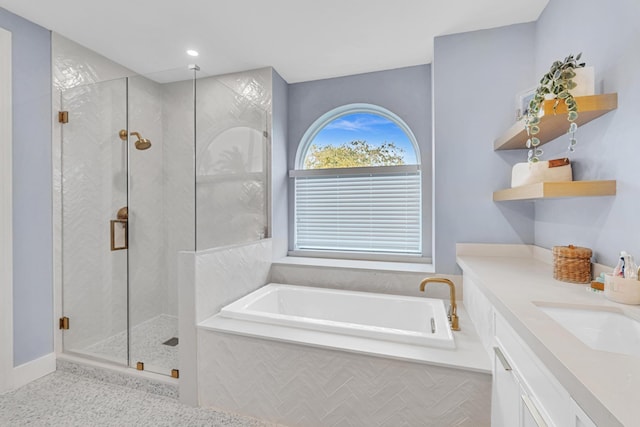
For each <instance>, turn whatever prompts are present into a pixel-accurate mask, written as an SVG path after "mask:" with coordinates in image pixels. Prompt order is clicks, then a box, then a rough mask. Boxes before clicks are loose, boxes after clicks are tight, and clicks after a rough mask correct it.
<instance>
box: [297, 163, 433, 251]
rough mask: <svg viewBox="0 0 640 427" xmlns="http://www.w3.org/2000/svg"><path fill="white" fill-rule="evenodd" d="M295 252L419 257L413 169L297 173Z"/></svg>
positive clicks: (418, 196) (416, 173) (418, 198)
mask: <svg viewBox="0 0 640 427" xmlns="http://www.w3.org/2000/svg"><path fill="white" fill-rule="evenodd" d="M291 176H292V177H295V240H296V249H306V250H320V251H326V250H329V251H356V252H375V253H391V254H416V255H420V254H421V253H422V241H421V240H422V239H421V232H422V230H421V184H420V171H419V169H418V167H417V166H415V165H414V166H386V167H370V168H349V169H322V170H295V171H291Z"/></svg>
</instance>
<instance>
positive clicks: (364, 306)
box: [219, 283, 456, 349]
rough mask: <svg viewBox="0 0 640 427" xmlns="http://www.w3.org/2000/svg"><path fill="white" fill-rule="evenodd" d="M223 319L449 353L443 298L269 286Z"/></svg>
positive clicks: (232, 306) (230, 308)
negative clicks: (400, 344) (447, 351)
mask: <svg viewBox="0 0 640 427" xmlns="http://www.w3.org/2000/svg"><path fill="white" fill-rule="evenodd" d="M219 316H220V317H221V318H226V319H237V320H242V321H249V322H256V323H260V324H271V325H278V326H285V327H290V328H296V329H301V330H313V331H320V332H330V333H333V334H339V335H347V336H358V337H364V338H372V339H377V340H384V341H391V342H397V343H405V344H413V345H420V346H426V347H437V348H446V349H453V348H455V347H456V346H455V342H454V339H453V334H452V332H451V328H450V327H449V322H448V319H447V313H446V309H445V305H444V301H443V300H441V299H433V298H421V297H408V296H397V295H386V294H375V293H369V292H354V291H343V290H334V289H324V288H312V287H306V286H291V285H282V284H277V283H271V284H268V285H266V286H264V287H262V288H260V289H258V290H257V291H255V292H253V293H251V294H249V295H247V296H245V297H243V298H241V299H239V300H237V301H235V302H233V303H231V304H229V305H227V306H226V307H224V308H222V310H221V311H220V314H219Z"/></svg>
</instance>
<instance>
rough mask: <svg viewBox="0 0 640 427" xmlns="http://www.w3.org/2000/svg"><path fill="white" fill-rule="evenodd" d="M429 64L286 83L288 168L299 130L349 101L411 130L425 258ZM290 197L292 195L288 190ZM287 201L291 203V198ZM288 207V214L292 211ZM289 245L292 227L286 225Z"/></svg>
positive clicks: (427, 251) (428, 228)
mask: <svg viewBox="0 0 640 427" xmlns="http://www.w3.org/2000/svg"><path fill="white" fill-rule="evenodd" d="M430 81H431V66H430V65H418V66H414V67H406V68H399V69H395V70H389V71H379V72H375V73H366V74H358V75H355V76H347V77H338V78H333V79H326V80H316V81H311V82H304V83H295V84H292V85H289V135H288V140H289V141H288V147H289V148H288V149H289V152H288V156H289V164H288V167H289V169H293V167H294V162H295V156H296V151H297V149H298V144H299V143H300V140H301V138H302V136H303V135H304V133H305V131H306V130H307V129H308V128H309V126H311V125H312V124H313V122H315V121H316V120H317V119H318V118H319V117H320V116H322V115H323V114H324V113H326V112H328V111H330V110H332V109H334V108H336V107H339V106H342V105H345V104H352V103H368V104H374V105H379V106H381V107H384V108H386V109H388V110H390V111H391V112H393V113H395V114H397V115H398V116H399V117H400V118H401V119H402V120H404V121H405V123H407V125H408V126H409V127H410V128H411V130H412V131H413V134H414V135H415V137H416V139H417V140H418V145H419V147H420V150H421V151H420V154H421V157H422V158H421V164H422V166H421V168H422V176H423V220H422V228H423V230H424V233H423V241H424V248H423V254H424V256H425V257H431V245H430V242H431V240H432V239H431V206H430V201H431V179H430V177H431V120H430V119H429V118H430V117H431V86H430V83H429V82H430ZM291 191H293V190H291ZM290 194H293V192H291V193H290ZM289 203H290V204H291V203H293V201H292V200H290V201H289ZM292 209H293V208H292V207H291V210H290V213H291V212H293V210H292ZM290 226H291V227H290V229H289V230H290V232H289V237H290V242H289V244H290V245H292V241H291V239H292V236H293V228H292V226H293V225H292V224H290Z"/></svg>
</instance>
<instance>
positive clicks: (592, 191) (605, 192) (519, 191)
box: [493, 180, 616, 202]
mask: <svg viewBox="0 0 640 427" xmlns="http://www.w3.org/2000/svg"><path fill="white" fill-rule="evenodd" d="M615 194H616V181H615V180H612V181H565V182H540V183H537V184H530V185H523V186H522V187H515V188H507V189H504V190H499V191H494V192H493V201H494V202H502V201H506V200H534V199H548V198H554V197H591V196H614V195H615Z"/></svg>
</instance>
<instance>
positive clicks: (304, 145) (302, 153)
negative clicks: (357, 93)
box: [294, 103, 421, 171]
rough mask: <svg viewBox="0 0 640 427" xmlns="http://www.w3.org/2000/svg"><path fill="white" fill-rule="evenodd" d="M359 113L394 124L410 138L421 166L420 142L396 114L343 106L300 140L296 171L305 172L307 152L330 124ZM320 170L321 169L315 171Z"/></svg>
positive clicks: (364, 106)
mask: <svg viewBox="0 0 640 427" xmlns="http://www.w3.org/2000/svg"><path fill="white" fill-rule="evenodd" d="M358 113H369V114H377V115H379V116H382V117H384V118H385V119H388V120H390V121H392V122H394V123H395V124H396V125H398V127H399V128H400V129H402V131H403V132H404V133H405V134H406V135H407V137H409V141H411V145H412V146H413V149H414V151H415V153H416V163H417V165H420V159H421V155H420V147H418V141H417V140H416V137H415V135H414V134H413V132H412V131H411V129H410V128H409V126H408V125H407V124H406V123H405V122H404V120H402V119H401V118H400V117H398V116H397V115H396V114H394V113H392V112H391V111H389V110H387V109H386V108H383V107H380V106H378V105H374V104H363V103H356V104H347V105H342V106H340V107H337V108H334V109H332V110H330V111H327V112H326V113H324V114H323V115H322V116H320V118H318V119H316V121H315V122H313V123H312V124H311V126H309V128H308V129H307V130H306V132H305V133H304V135H302V138H301V139H300V145H298V150H297V151H296V160H295V163H294V168H295V169H294V170H296V171H300V170H305V168H304V159H305V158H306V157H307V152H308V151H309V148H310V147H311V143H312V142H313V140H314V139H315V137H316V135H318V133H319V132H320V131H321V130H322V129H323V128H324V127H325V126H326V125H328V124H329V123H330V122H332V121H334V120H336V119H339V118H340V117H344V116H348V115H350V114H358ZM314 170H319V169H314Z"/></svg>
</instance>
